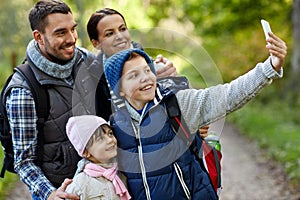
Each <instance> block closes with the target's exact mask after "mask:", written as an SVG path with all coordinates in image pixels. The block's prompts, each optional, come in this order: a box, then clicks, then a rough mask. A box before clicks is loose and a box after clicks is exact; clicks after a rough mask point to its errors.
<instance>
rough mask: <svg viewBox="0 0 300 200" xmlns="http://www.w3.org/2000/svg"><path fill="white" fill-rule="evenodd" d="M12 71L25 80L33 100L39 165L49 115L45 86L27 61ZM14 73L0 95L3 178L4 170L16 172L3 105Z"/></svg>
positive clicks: (10, 137) (10, 136)
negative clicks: (45, 123) (37, 134)
mask: <svg viewBox="0 0 300 200" xmlns="http://www.w3.org/2000/svg"><path fill="white" fill-rule="evenodd" d="M14 73H19V74H20V75H21V76H22V77H23V78H24V79H25V80H26V82H27V84H28V86H29V88H30V91H31V93H32V95H33V99H34V102H35V106H36V112H37V117H38V121H37V129H38V133H39V137H38V160H37V164H38V165H39V164H40V163H41V159H42V156H41V155H42V149H43V145H42V144H43V141H42V138H43V137H42V136H43V128H44V122H45V120H46V119H47V117H48V115H49V113H48V112H49V109H48V107H49V106H48V95H47V90H46V88H43V86H42V85H41V84H39V82H38V81H37V80H36V78H35V76H34V73H33V71H32V69H31V67H30V65H29V64H28V63H26V64H22V65H19V66H17V67H16V68H15V69H14ZM14 73H13V74H11V75H10V76H9V77H8V79H7V80H6V83H5V85H4V87H3V88H2V91H1V96H0V140H1V144H2V148H3V151H4V159H3V166H2V170H1V173H0V177H1V178H4V174H5V171H9V172H12V173H16V172H15V170H14V151H13V144H12V134H11V131H10V125H9V122H8V118H7V113H6V106H5V101H6V96H5V90H6V88H7V86H8V85H9V82H10V81H11V79H12V77H13V75H14Z"/></svg>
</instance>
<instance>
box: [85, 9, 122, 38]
mask: <svg viewBox="0 0 300 200" xmlns="http://www.w3.org/2000/svg"><path fill="white" fill-rule="evenodd" d="M115 14H117V15H120V16H121V17H122V19H123V21H124V23H125V25H126V22H125V19H124V17H123V15H122V14H121V13H119V12H118V11H116V10H114V9H111V8H103V9H101V10H98V11H96V12H95V13H93V14H92V15H91V17H90V19H89V21H88V23H87V32H88V35H89V38H90V40H92V39H94V40H98V31H97V25H98V23H99V22H100V21H101V19H102V18H103V17H105V16H109V15H115Z"/></svg>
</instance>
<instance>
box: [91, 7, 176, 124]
mask: <svg viewBox="0 0 300 200" xmlns="http://www.w3.org/2000/svg"><path fill="white" fill-rule="evenodd" d="M87 32H88V35H89V38H90V41H91V42H92V44H93V46H94V47H95V48H96V49H98V50H100V53H99V55H98V61H99V62H100V67H101V71H104V70H103V63H104V62H105V60H106V59H107V58H109V57H110V56H112V55H113V54H115V53H117V52H119V51H121V50H125V49H129V48H139V49H142V46H141V45H140V44H138V43H136V42H133V41H131V38H130V33H129V31H128V28H127V25H126V22H125V19H124V17H123V15H122V14H121V13H119V12H118V11H116V10H113V9H110V8H104V9H101V10H98V11H96V12H95V13H93V14H92V15H91V17H90V19H89V21H88V24H87ZM154 63H163V64H164V67H162V68H160V69H159V70H157V71H156V75H157V77H158V78H162V77H167V76H176V75H177V71H176V68H175V67H174V66H173V63H172V62H171V61H169V60H168V59H166V58H164V57H163V56H161V55H158V56H157V58H156V60H155V61H154ZM100 94H101V95H100ZM110 99H111V96H110V90H109V88H108V86H107V82H106V78H105V76H104V75H102V77H101V79H100V82H99V84H98V87H97V91H96V99H95V102H96V115H98V116H100V117H102V118H104V119H105V120H109V116H110V114H111V113H112V110H111V100H110Z"/></svg>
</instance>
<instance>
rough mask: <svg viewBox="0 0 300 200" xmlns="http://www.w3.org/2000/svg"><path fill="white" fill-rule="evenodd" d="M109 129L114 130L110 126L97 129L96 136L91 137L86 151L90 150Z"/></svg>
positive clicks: (104, 125)
mask: <svg viewBox="0 0 300 200" xmlns="http://www.w3.org/2000/svg"><path fill="white" fill-rule="evenodd" d="M107 129H112V128H111V127H110V126H109V125H107V124H103V125H101V126H100V127H99V128H97V129H96V130H95V132H94V134H93V135H92V136H91V137H90V139H89V141H88V142H87V143H86V146H85V149H86V150H88V149H89V148H90V147H91V146H92V145H93V144H94V142H95V141H96V140H97V139H98V138H99V137H102V135H103V134H104V133H105V131H106V130H107Z"/></svg>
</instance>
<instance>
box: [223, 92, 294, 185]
mask: <svg viewBox="0 0 300 200" xmlns="http://www.w3.org/2000/svg"><path fill="white" fill-rule="evenodd" d="M271 90H275V87H273V88H272V89H271ZM264 95H265V94H263V95H262V96H264ZM299 108H300V107H298V108H293V109H294V110H295V111H296V110H299ZM297 113H298V112H291V110H290V108H289V106H288V104H287V103H285V102H283V101H281V99H280V98H274V96H273V97H272V98H269V101H268V103H262V102H260V101H257V100H254V101H252V102H251V103H250V104H248V105H246V106H245V107H244V108H242V109H241V110H239V111H237V112H235V113H233V114H232V115H230V117H229V119H230V120H232V121H233V122H234V123H235V124H236V125H237V126H238V127H239V128H240V129H241V131H242V133H244V134H246V135H247V136H248V137H250V138H251V139H253V140H255V141H257V142H258V144H259V145H260V147H261V148H263V149H265V150H266V152H267V154H268V155H269V158H270V159H273V160H275V161H277V162H279V163H280V164H282V165H283V166H284V169H285V171H286V173H287V175H288V177H289V178H290V180H291V182H292V184H295V185H297V184H299V180H300V159H299V154H300V146H299V141H300V135H299V132H300V126H299V123H298V120H299V115H298V114H297ZM298 186H299V185H298Z"/></svg>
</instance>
